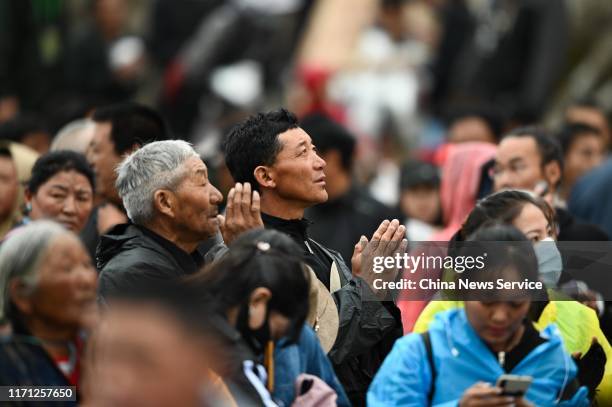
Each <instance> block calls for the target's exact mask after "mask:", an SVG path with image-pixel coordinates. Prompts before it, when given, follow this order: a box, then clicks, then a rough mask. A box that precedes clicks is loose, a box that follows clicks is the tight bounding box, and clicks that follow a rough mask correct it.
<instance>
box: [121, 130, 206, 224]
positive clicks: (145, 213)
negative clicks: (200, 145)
mask: <svg viewBox="0 0 612 407" xmlns="http://www.w3.org/2000/svg"><path fill="white" fill-rule="evenodd" d="M192 157H197V158H199V156H198V154H197V153H196V152H195V150H194V149H193V147H192V146H191V144H189V143H188V142H186V141H183V140H164V141H156V142H153V143H149V144H147V145H145V146H143V147H142V148H140V149H138V150H136V151H135V152H134V153H132V154H130V155H129V156H128V157H127V158H126V159H125V160H123V162H122V163H121V164H119V167H118V168H117V182H116V184H115V186H116V187H117V192H118V193H119V196H120V197H121V199H122V200H123V206H124V207H125V209H126V211H127V214H128V217H129V218H130V219H131V220H132V222H134V223H136V224H140V225H143V224H146V223H147V222H149V221H150V220H151V219H152V218H153V215H154V213H155V212H154V205H153V195H154V194H155V191H157V190H159V189H169V190H174V189H176V187H177V186H178V184H180V182H181V181H182V180H183V177H184V176H185V168H184V164H185V162H186V161H187V160H188V159H189V158H192Z"/></svg>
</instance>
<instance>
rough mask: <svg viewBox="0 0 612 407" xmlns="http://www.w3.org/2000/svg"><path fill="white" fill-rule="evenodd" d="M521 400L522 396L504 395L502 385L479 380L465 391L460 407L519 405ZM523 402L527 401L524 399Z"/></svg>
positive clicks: (507, 406)
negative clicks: (493, 384)
mask: <svg viewBox="0 0 612 407" xmlns="http://www.w3.org/2000/svg"><path fill="white" fill-rule="evenodd" d="M519 400H522V398H521V399H517V398H515V397H511V396H502V389H501V388H500V387H494V386H491V385H490V384H489V383H483V382H478V383H476V384H475V385H473V386H472V387H470V388H469V389H467V390H466V391H465V392H464V393H463V397H461V400H460V401H459V407H472V406H478V407H510V406H516V405H518V404H517V403H518V401H519ZM523 403H525V401H524V400H523ZM523 406H529V404H523Z"/></svg>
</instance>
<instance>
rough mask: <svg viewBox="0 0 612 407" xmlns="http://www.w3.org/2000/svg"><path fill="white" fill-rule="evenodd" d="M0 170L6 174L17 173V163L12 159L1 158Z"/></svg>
mask: <svg viewBox="0 0 612 407" xmlns="http://www.w3.org/2000/svg"><path fill="white" fill-rule="evenodd" d="M0 169H2V171H3V172H4V173H7V172H11V173H15V174H16V173H17V168H15V162H14V161H13V159H12V158H11V157H6V156H0Z"/></svg>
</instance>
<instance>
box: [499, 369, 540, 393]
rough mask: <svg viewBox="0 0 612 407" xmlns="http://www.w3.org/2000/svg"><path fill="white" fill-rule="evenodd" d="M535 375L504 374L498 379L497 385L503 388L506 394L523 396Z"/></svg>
mask: <svg viewBox="0 0 612 407" xmlns="http://www.w3.org/2000/svg"><path fill="white" fill-rule="evenodd" d="M532 381H533V377H531V376H518V375H513V374H503V375H501V376H499V379H497V387H501V388H502V394H503V395H504V396H512V397H522V396H524V395H525V393H526V392H527V389H528V388H529V386H530V385H531V382H532Z"/></svg>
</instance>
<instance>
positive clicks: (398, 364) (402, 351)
mask: <svg viewBox="0 0 612 407" xmlns="http://www.w3.org/2000/svg"><path fill="white" fill-rule="evenodd" d="M430 387H431V369H430V368H429V363H428V362H427V354H426V350H425V345H424V344H423V340H422V339H421V336H420V335H419V334H410V335H407V336H404V337H403V338H401V339H399V340H398V341H397V342H395V345H394V346H393V349H392V350H391V352H390V353H389V354H388V355H387V357H386V358H385V361H384V362H383V364H382V366H381V367H380V370H379V371H378V373H377V374H376V376H375V377H374V380H373V381H372V384H371V385H370V388H369V389H368V396H367V401H368V403H367V404H368V406H372V407H376V406H381V407H383V406H415V407H416V406H419V407H420V406H426V405H428V404H429V400H428V399H427V395H428V392H429V389H430Z"/></svg>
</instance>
